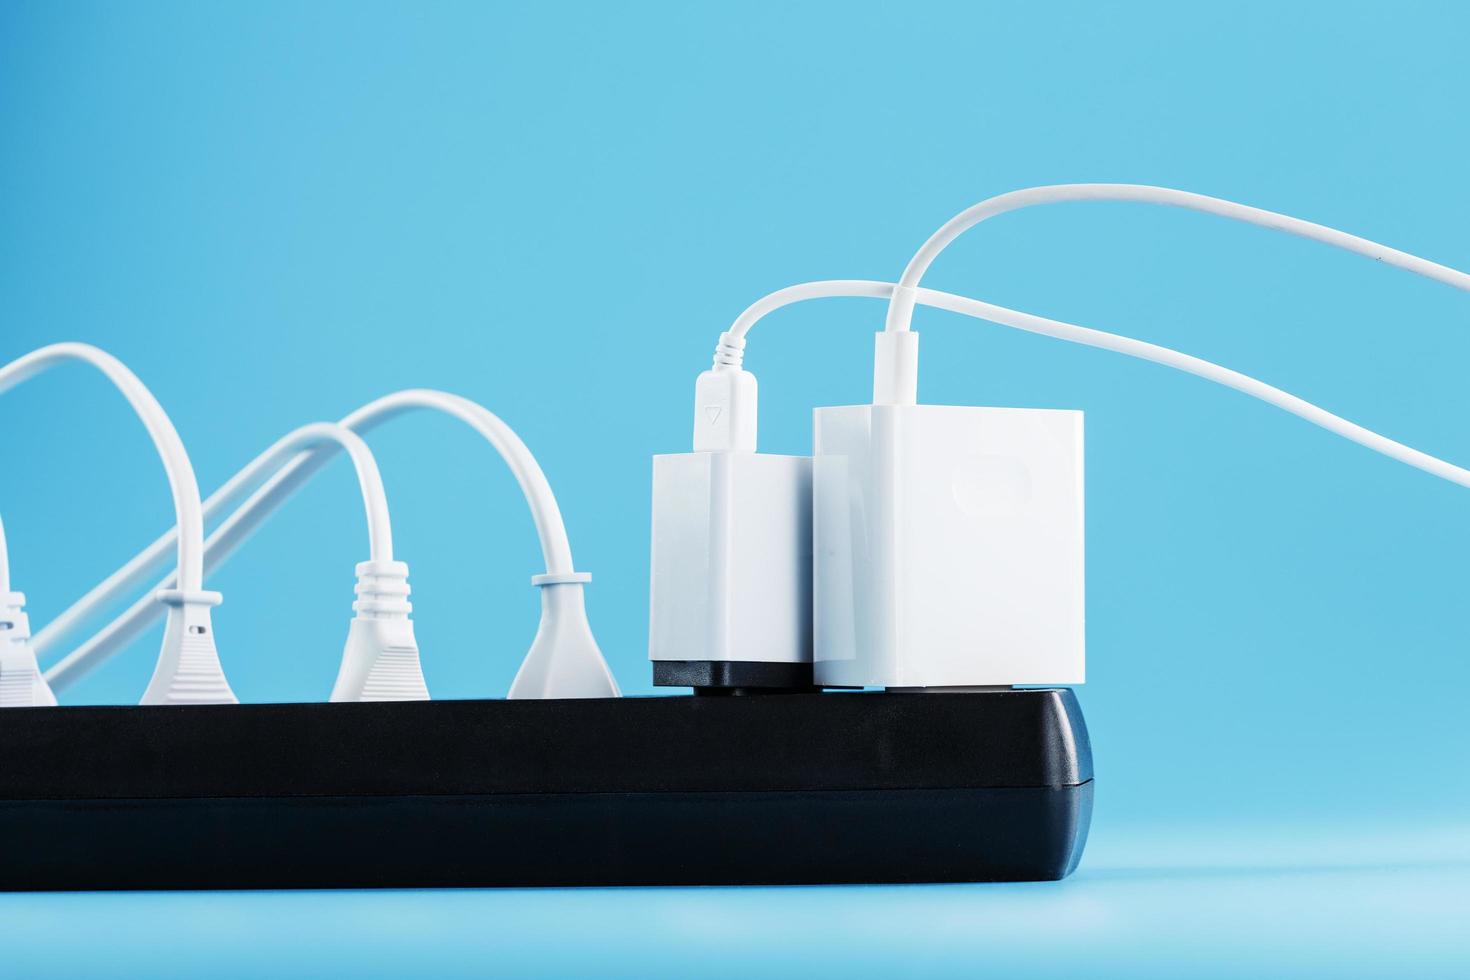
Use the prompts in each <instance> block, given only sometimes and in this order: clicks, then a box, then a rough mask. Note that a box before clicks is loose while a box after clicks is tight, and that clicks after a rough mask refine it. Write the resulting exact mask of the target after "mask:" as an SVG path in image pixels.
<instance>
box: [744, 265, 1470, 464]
mask: <svg viewBox="0 0 1470 980" xmlns="http://www.w3.org/2000/svg"><path fill="white" fill-rule="evenodd" d="M897 288H899V287H898V284H897V283H891V282H874V281H872V280H865V279H836V280H827V281H822V282H808V283H802V284H800V285H797V286H789V287H787V288H786V289H782V290H779V291H777V292H774V293H771V294H770V295H769V296H766V297H764V298H763V299H761V300H760V301H759V302H757V303H755V304H753V305H752V306H751V307H750V308H749V309H748V310H746V312H745V313H742V314H741V319H740V320H737V321H736V323H735V325H734V326H732V327H731V328H730V331H729V333H731V334H734V333H736V331H737V329H738V328H743V329H741V330H740V333H739V334H738V337H739V338H740V339H742V340H743V337H744V333H745V331H748V330H749V329H750V327H751V326H753V325H754V324H755V322H756V321H757V320H759V319H760V317H762V316H764V315H765V314H767V313H770V312H772V311H773V310H777V309H780V308H781V307H783V306H789V305H791V304H792V303H800V302H803V301H805V300H810V299H821V298H836V297H871V298H874V299H889V298H891V297H892V296H893V294H894V291H895V290H896V289H897ZM914 298H915V301H916V302H918V303H920V304H922V305H924V306H933V307H936V308H938V309H942V310H949V311H950V312H952V313H962V314H964V315H965V316H970V317H975V318H976V319H979V320H988V321H990V322H991V323H998V324H1000V325H1001V326H1006V327H1012V328H1014V329H1016V330H1024V331H1026V332H1027V333H1036V334H1042V335H1043V336H1047V337H1055V338H1057V339H1058V340H1066V341H1070V342H1072V343H1074V344H1084V345H1086V346H1088V347H1100V348H1102V349H1103V350H1110V351H1114V352H1116V353H1119V354H1126V355H1127V356H1129V357H1136V358H1139V359H1141V360H1145V361H1153V362H1154V363H1155V364H1162V365H1164V366H1165V367H1171V368H1174V369H1175V370H1177V371H1184V372H1185V373H1187V374H1193V375H1195V376H1196V377H1200V378H1204V379H1205V380H1206V381H1213V382H1215V383H1216V384H1221V385H1224V386H1225V387H1227V388H1234V389H1235V390H1236V391H1239V392H1242V393H1244V394H1247V395H1250V396H1251V397H1252V398H1258V399H1260V400H1261V401H1263V402H1266V403H1267V404H1270V405H1275V406H1276V407H1277V408H1280V409H1284V410H1285V411H1288V412H1290V413H1291V414H1293V415H1296V416H1299V417H1301V418H1304V419H1306V420H1307V421H1308V422H1311V423H1312V424H1313V425H1317V426H1320V427H1322V428H1324V429H1326V430H1327V431H1328V432H1331V433H1334V434H1335V435H1339V436H1342V437H1343V438H1344V439H1349V440H1351V441H1353V442H1356V443H1357V444H1358V445H1360V446H1365V447H1367V448H1368V449H1371V450H1373V451H1374V452H1377V453H1382V454H1383V455H1385V456H1387V457H1389V458H1390V459H1396V460H1398V461H1399V462H1401V463H1407V464H1408V465H1410V466H1413V467H1416V468H1417V469H1421V470H1423V471H1424V472H1426V473H1431V474H1433V475H1434V476H1437V477H1441V478H1442V479H1445V480H1449V481H1450V482H1451V483H1458V484H1459V485H1460V486H1463V487H1470V470H1466V469H1463V468H1461V467H1459V466H1455V465H1454V464H1453V463H1448V462H1445V461H1444V460H1442V459H1439V458H1437V457H1434V456H1430V455H1429V454H1427V453H1423V452H1420V451H1419V450H1417V449H1413V448H1411V447H1409V446H1406V445H1404V444H1403V443H1401V442H1395V441H1394V440H1392V439H1389V438H1387V437H1386V436H1381V435H1379V434H1378V433H1376V432H1372V431H1370V430H1368V429H1365V428H1363V427H1362V426H1361V425H1357V424H1356V423H1353V422H1349V421H1348V420H1347V419H1344V418H1341V417H1340V416H1337V415H1333V414H1332V413H1331V412H1328V411H1326V410H1324V409H1322V408H1319V407H1317V406H1316V405H1313V404H1311V403H1310V402H1307V401H1304V400H1302V399H1301V398H1298V397H1297V396H1295V395H1293V394H1290V393H1288V392H1285V391H1282V390H1281V389H1280V388H1276V387H1273V386H1271V385H1268V384H1266V383H1265V382H1263V381H1257V380H1256V379H1255V378H1251V377H1248V376H1246V375H1244V374H1241V373H1240V372H1238V371H1232V370H1230V369H1229V368H1226V367H1221V366H1220V365H1218V364H1213V363H1211V362H1209V361H1205V360H1201V359H1200V358H1198V357H1192V356H1190V355H1189V354H1183V353H1180V352H1179V351H1176V350H1170V349H1169V348H1167V347H1160V346H1159V345H1157V344H1150V343H1145V342H1144V341H1141V340H1133V339H1131V338H1128V337H1120V336H1118V335H1116V334H1111V333H1105V332H1103V331H1101V330H1093V329H1091V328H1089V327H1081V326H1077V325H1076V324H1072V323H1063V322H1062V321H1060V320H1050V319H1047V318H1046V317H1041V316H1035V315H1033V314H1030V313H1022V312H1020V311H1018V310H1011V309H1007V308H1005V307H1003V306H995V305H994V304H991V303H985V302H982V301H980V300H977V299H970V298H968V297H965V296H956V295H954V294H952V293H944V292H940V291H939V290H937V289H925V288H922V287H920V288H916V289H914Z"/></svg>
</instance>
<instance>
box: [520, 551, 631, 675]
mask: <svg viewBox="0 0 1470 980" xmlns="http://www.w3.org/2000/svg"><path fill="white" fill-rule="evenodd" d="M591 580H592V576H591V575H588V574H586V573H585V572H569V573H566V574H561V575H557V574H548V575H537V576H536V577H535V578H533V579H531V583H532V584H533V585H535V586H537V587H538V588H540V589H541V625H540V626H539V627H538V628H537V630H536V639H535V640H533V641H531V649H530V650H529V651H528V652H527V653H526V659H525V660H523V661H522V662H521V669H520V670H519V671H517V672H516V677H515V680H514V681H513V682H511V685H510V693H509V694H508V695H506V696H507V697H510V698H533V699H534V698H616V697H621V696H622V692H621V691H619V690H618V682H617V681H616V680H614V679H613V675H612V670H611V669H609V668H608V666H607V661H606V660H605V659H603V656H602V650H600V649H599V648H598V646H597V640H596V639H595V638H594V637H593V635H592V625H591V624H590V623H589V622H587V606H586V602H585V597H584V596H583V594H582V588H583V586H584V585H585V584H586V583H587V582H589V581H591Z"/></svg>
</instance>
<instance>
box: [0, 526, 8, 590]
mask: <svg viewBox="0 0 1470 980" xmlns="http://www.w3.org/2000/svg"><path fill="white" fill-rule="evenodd" d="M9 591H10V549H9V548H7V547H6V546H5V522H4V521H0V595H3V594H5V593H6V592H9Z"/></svg>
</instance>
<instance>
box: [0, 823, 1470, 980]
mask: <svg viewBox="0 0 1470 980" xmlns="http://www.w3.org/2000/svg"><path fill="white" fill-rule="evenodd" d="M367 859H370V857H368V858H367ZM1467 913H1470V824H1463V825H1459V826H1449V827H1425V826H1419V827H1415V826H1411V825H1409V826H1396V827H1387V826H1383V827H1377V828H1372V829H1369V830H1364V831H1355V832H1344V831H1341V830H1338V831H1324V830H1323V828H1314V827H1310V826H1302V827H1298V828H1294V829H1293V830H1292V831H1291V832H1283V831H1282V830H1280V829H1279V828H1278V829H1276V830H1273V831H1270V832H1262V833H1257V834H1243V833H1242V832H1241V831H1240V830H1238V829H1237V830H1234V831H1223V830H1221V829H1219V828H1208V827H1204V828H1200V829H1199V830H1198V831H1197V832H1194V833H1192V834H1181V833H1178V832H1173V833H1168V834H1159V835H1149V834H1134V835H1130V836H1127V837H1116V836H1114V835H1111V834H1108V833H1105V832H1104V833H1100V834H1098V835H1096V836H1095V837H1094V844H1093V848H1092V852H1091V853H1090V854H1089V855H1088V856H1087V858H1085V859H1084V863H1083V867H1082V869H1081V870H1080V871H1078V873H1077V874H1076V875H1074V876H1073V877H1072V878H1070V879H1068V880H1066V881H1064V882H1059V883H1035V884H1016V885H1009V884H1008V885H912V886H902V887H866V888H864V887H855V888H774V889H773V888H694V889H690V888H672V889H657V888H646V889H588V890H543V891H529V890H499V891H494V890H485V891H479V890H466V891H442V892H424V891H399V892H256V893H250V892H222V893H207V894H188V893H183V894H161V893H146V894H137V895H100V894H99V895H10V896H4V897H0V922H3V923H4V924H5V925H4V932H5V935H6V936H7V937H11V939H9V940H7V941H6V942H5V944H4V952H5V956H6V960H7V961H6V963H5V964H4V966H5V970H4V973H5V975H7V976H71V975H78V974H93V975H96V974H109V975H117V974H123V975H136V976H190V977H197V976H203V975H206V974H212V975H232V974H254V973H260V974H270V975H281V976H298V975H299V976H308V975H324V974H329V973H344V974H351V975H356V976H388V975H405V974H410V973H414V972H418V973H421V974H423V975H427V976H471V975H484V974H486V973H487V972H492V971H493V972H504V973H510V974H520V975H524V974H543V975H573V976H575V975H602V976H617V977H647V976H650V975H678V976H690V975H707V976H729V977H746V976H750V975H752V974H753V973H768V974H772V973H774V974H777V975H779V974H785V973H795V972H812V973H819V974H825V975H831V974H834V973H837V972H839V971H840V972H841V973H842V975H844V976H868V975H872V976H903V975H917V974H931V973H943V974H955V975H969V976H973V975H977V974H982V975H983V974H993V975H997V976H1050V975H1058V976H1060V975H1078V974H1086V975H1094V976H1143V977H1175V976H1179V975H1181V974H1184V973H1188V974H1190V975H1204V976H1220V977H1237V976H1242V975H1245V974H1255V975H1318V976H1338V977H1342V976H1433V975H1453V974H1456V973H1460V974H1461V975H1463V974H1464V973H1465V972H1467V971H1470V929H1467V928H1466V925H1467ZM16 936H25V937H26V939H25V942H24V943H23V944H20V945H16V944H14V943H13V941H12V940H13V938H14V937H16Z"/></svg>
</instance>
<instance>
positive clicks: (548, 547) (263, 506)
mask: <svg viewBox="0 0 1470 980" xmlns="http://www.w3.org/2000/svg"><path fill="white" fill-rule="evenodd" d="M414 409H429V410H433V411H438V412H442V413H445V414H448V415H450V416H452V417H454V418H456V419H458V420H460V421H461V422H464V423H465V424H466V425H469V426H470V427H471V428H472V429H474V430H475V431H476V432H477V433H479V434H480V435H481V436H482V437H483V438H484V439H485V440H486V441H488V442H489V443H490V444H491V445H492V446H493V447H494V448H495V450H496V451H497V452H498V453H499V454H500V456H501V457H502V458H503V459H504V460H505V462H506V464H507V466H509V468H510V470H511V473H512V475H513V476H514V477H515V479H516V482H517V483H518V484H519V486H520V488H521V492H522V494H523V495H524V496H525V498H526V502H527V504H528V505H529V506H530V509H531V516H532V519H533V521H534V523H535V526H536V532H537V535H538V536H539V538H540V542H541V550H542V555H543V558H544V559H545V562H546V572H547V575H549V576H552V577H559V578H566V577H575V576H576V575H577V573H576V572H575V570H574V567H573V565H572V551H571V544H570V542H569V541H568V538H567V533H566V525H565V524H564V523H563V521H562V517H561V511H560V509H559V508H558V506H557V503H556V497H555V495H554V494H553V493H552V491H551V485H550V483H548V482H547V479H546V475H545V473H543V472H542V470H541V467H540V465H539V464H538V463H537V462H536V458H535V457H534V456H533V455H531V451H530V449H528V448H527V447H526V444H525V443H524V442H522V441H521V439H520V437H519V436H517V435H516V434H515V432H514V431H513V430H512V429H511V428H510V427H509V426H508V425H506V424H505V423H504V422H502V421H501V420H500V419H499V418H498V417H497V416H495V415H494V414H493V413H491V412H490V411H489V410H488V409H486V408H484V407H483V406H481V405H479V404H477V403H475V402H473V401H470V400H469V399H467V398H462V397H460V396H458V395H452V394H449V393H447V392H442V391H432V390H427V389H411V390H407V391H400V392H395V393H393V394H390V395H386V396H384V397H382V398H379V399H377V400H375V401H372V402H369V403H368V404H366V405H364V406H363V407H361V408H359V409H357V410H356V411H355V412H352V413H351V414H349V415H348V416H346V417H345V418H344V419H342V421H341V423H340V424H341V425H342V426H343V427H344V428H346V429H349V430H352V431H354V432H358V433H362V432H367V431H369V430H371V429H373V428H375V427H377V426H378V425H381V424H382V423H384V422H386V421H388V420H389V419H392V418H395V417H396V416H398V415H401V414H403V413H405V412H408V411H412V410H414ZM329 456H330V454H329V453H327V452H322V451H309V452H304V453H301V454H299V455H297V456H296V457H295V458H294V459H292V460H291V461H289V462H287V463H286V464H285V465H284V466H282V467H281V468H280V470H279V471H278V472H276V473H275V475H274V476H272V477H270V478H269V479H268V480H267V481H266V482H265V483H264V484H262V485H261V486H260V487H259V488H258V489H256V490H255V491H254V493H252V494H251V495H250V497H249V498H248V499H247V500H246V501H245V503H244V504H242V505H240V507H239V508H238V509H237V510H236V511H235V512H234V513H233V514H231V515H230V516H229V517H228V518H227V519H226V520H225V521H224V522H223V523H221V524H220V526H219V527H218V528H216V529H215V531H214V533H213V534H211V535H210V536H209V540H208V541H207V542H206V544H205V548H204V551H205V568H206V571H210V572H212V571H213V570H214V569H215V568H217V567H218V566H219V565H220V564H221V563H222V562H223V561H224V560H225V559H226V558H228V557H229V556H230V555H231V554H233V552H234V551H235V549H236V548H238V547H239V546H240V545H241V544H242V543H244V541H245V540H246V539H247V538H248V537H249V536H250V535H251V534H252V533H253V532H254V531H255V529H256V528H257V527H259V526H260V524H261V523H263V522H264V521H265V520H266V519H267V518H268V517H269V516H270V515H271V514H272V513H274V512H275V510H276V509H277V508H278V507H280V506H281V505H282V504H283V503H285V501H286V500H288V499H289V498H290V497H291V495H292V494H294V493H295V492H296V491H297V490H298V489H300V488H301V487H302V486H303V485H304V484H305V483H306V482H307V481H308V480H309V479H310V478H311V477H312V476H313V475H314V474H315V473H316V472H317V471H318V470H319V469H320V468H321V467H322V466H323V465H324V464H325V462H326V461H327V459H328V458H329ZM252 465H253V464H252ZM242 475H243V471H242V474H237V475H236V476H235V477H232V478H231V479H230V481H229V482H228V483H226V484H225V486H224V487H222V488H221V489H220V490H219V491H218V492H217V493H215V494H213V495H211V497H210V498H209V501H208V502H206V504H205V505H204V510H205V512H206V514H207V516H208V518H211V519H212V518H214V517H215V516H217V514H218V513H219V512H220V511H222V510H224V509H225V508H226V507H228V506H229V505H230V504H231V503H233V502H234V499H235V498H237V497H238V491H239V489H240V488H242V487H243V486H244V485H246V484H247V483H248V482H249V481H248V480H242V479H241V477H242ZM173 537H174V532H173V531H170V532H168V533H166V534H164V535H163V536H162V537H160V538H159V539H158V540H157V541H154V542H153V544H151V545H150V546H149V547H148V548H146V549H144V550H143V551H142V552H140V553H139V554H138V555H137V556H135V557H134V558H133V559H132V560H131V561H129V562H128V563H127V564H126V565H124V566H123V567H122V568H120V569H118V570H117V571H116V572H114V573H113V574H112V575H111V576H110V577H108V579H106V580H105V581H104V582H102V583H101V584H99V585H98V586H97V587H96V588H94V589H92V590H91V591H90V592H88V593H87V594H86V595H85V596H83V597H82V598H81V599H79V600H77V601H76V602H75V603H73V604H72V605H71V607H70V608H68V609H67V610H66V611H65V612H63V613H62V614H61V615H59V616H57V617H56V619H54V620H52V621H51V623H49V624H47V626H46V627H45V628H44V629H42V630H40V631H39V632H38V633H37V634H36V636H35V639H34V641H33V643H34V645H35V648H36V651H37V653H38V654H44V653H45V652H46V651H48V650H51V649H54V648H55V647H57V646H58V645H59V644H60V643H61V642H63V641H64V640H65V639H66V637H67V636H69V635H70V634H72V633H73V632H75V630H76V629H77V628H78V627H80V626H81V625H83V624H84V623H85V622H86V621H88V620H89V619H90V618H91V617H92V616H94V615H96V614H97V613H98V612H100V611H101V610H102V609H103V608H105V607H106V606H108V605H110V604H111V603H113V602H115V601H116V600H117V599H118V598H120V597H121V596H122V595H124V594H126V593H128V592H130V591H132V590H133V589H135V588H137V587H138V586H140V585H141V584H142V583H143V582H144V581H146V580H147V578H148V577H150V576H151V575H153V574H156V573H157V571H158V570H159V568H160V567H161V565H162V557H163V556H164V555H166V554H167V552H168V549H169V545H170V543H171V542H172V540H173ZM156 619H157V612H156V611H155V610H154V609H153V608H152V607H151V604H149V603H146V602H139V603H136V604H135V605H133V606H132V607H131V608H129V609H128V610H127V611H125V612H124V613H123V614H122V615H121V616H119V617H118V618H117V619H115V620H114V621H113V622H112V623H110V624H109V625H108V626H107V627H105V628H104V629H103V630H102V631H101V632H100V633H98V634H97V635H95V636H93V637H92V638H91V639H90V640H88V641H87V642H86V643H84V644H82V645H81V646H79V647H77V648H76V649H75V650H73V651H72V652H71V653H69V654H68V655H67V656H66V657H64V658H63V659H62V660H60V661H58V662H57V663H55V664H54V665H52V667H51V668H50V669H49V670H48V671H47V672H46V678H47V680H48V681H50V682H51V683H52V685H53V687H55V688H56V689H57V690H61V689H64V688H65V687H67V686H69V685H70V684H72V683H74V682H75V681H76V680H77V679H79V678H80V677H81V676H82V675H83V674H85V673H86V672H87V671H88V670H90V669H91V668H92V667H95V666H96V665H98V664H100V663H102V662H103V661H104V660H106V659H107V658H108V657H109V656H111V655H112V654H114V653H116V652H117V651H118V650H120V649H122V648H124V647H125V646H127V644H128V643H129V642H131V641H132V640H133V639H134V638H136V637H137V636H138V635H140V634H141V633H142V632H144V631H145V630H147V629H148V627H149V626H150V625H152V623H153V622H154V621H155V620H156Z"/></svg>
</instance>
